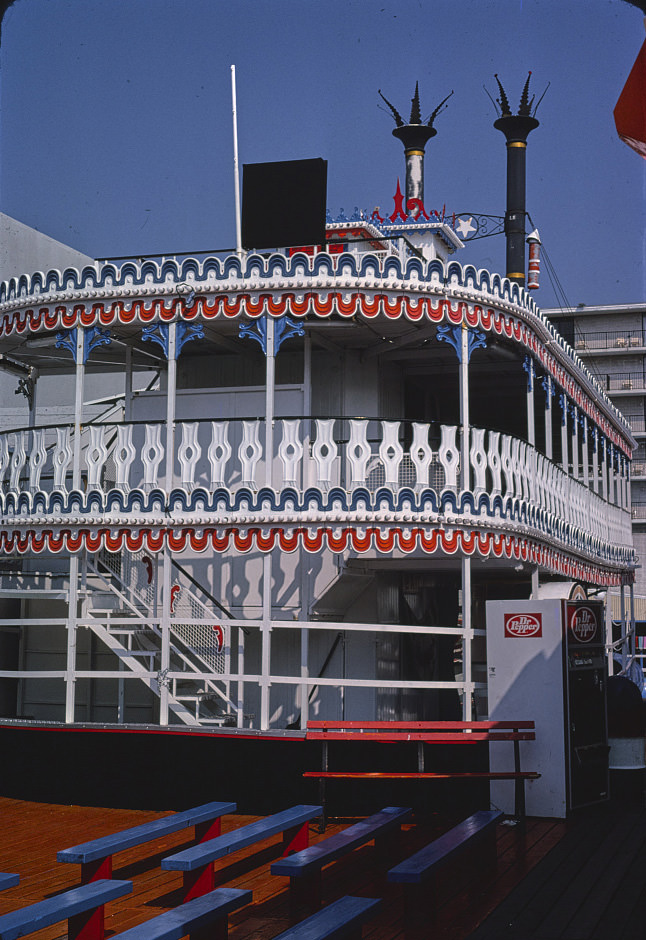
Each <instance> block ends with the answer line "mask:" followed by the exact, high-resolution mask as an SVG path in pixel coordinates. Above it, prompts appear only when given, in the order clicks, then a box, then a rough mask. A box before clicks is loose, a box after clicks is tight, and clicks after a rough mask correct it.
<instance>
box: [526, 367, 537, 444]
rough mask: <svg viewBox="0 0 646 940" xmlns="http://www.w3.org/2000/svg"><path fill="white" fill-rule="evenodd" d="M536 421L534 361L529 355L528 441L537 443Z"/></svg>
mask: <svg viewBox="0 0 646 940" xmlns="http://www.w3.org/2000/svg"><path fill="white" fill-rule="evenodd" d="M534 425H535V422H534V361H533V359H532V358H531V356H530V357H529V363H528V370H527V442H528V443H529V444H531V445H532V447H534V446H535V445H536V429H535V426H534Z"/></svg>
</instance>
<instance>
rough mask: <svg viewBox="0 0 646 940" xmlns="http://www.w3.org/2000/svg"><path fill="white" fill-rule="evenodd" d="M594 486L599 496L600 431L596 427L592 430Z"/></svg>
mask: <svg viewBox="0 0 646 940" xmlns="http://www.w3.org/2000/svg"><path fill="white" fill-rule="evenodd" d="M592 485H593V487H594V491H595V493H596V494H597V496H598V495H599V490H600V485H599V431H598V429H597V428H596V427H595V428H593V430H592Z"/></svg>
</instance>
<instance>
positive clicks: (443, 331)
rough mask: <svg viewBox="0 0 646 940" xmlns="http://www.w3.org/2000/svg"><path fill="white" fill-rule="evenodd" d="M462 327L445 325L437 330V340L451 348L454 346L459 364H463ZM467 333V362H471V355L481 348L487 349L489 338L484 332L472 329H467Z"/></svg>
mask: <svg viewBox="0 0 646 940" xmlns="http://www.w3.org/2000/svg"><path fill="white" fill-rule="evenodd" d="M463 329H464V327H462V326H447V325H446V324H443V325H442V326H438V328H437V338H438V340H442V341H444V342H445V343H448V344H449V346H453V349H454V350H455V354H456V356H457V357H458V362H462V330H463ZM466 331H467V335H468V338H467V362H470V361H471V353H472V352H473V350H474V349H478V348H479V347H485V346H486V345H487V337H486V336H485V334H484V333H483V332H482V330H474V329H473V328H472V327H470V326H468V327H466Z"/></svg>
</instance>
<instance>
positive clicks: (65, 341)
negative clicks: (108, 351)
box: [56, 326, 112, 365]
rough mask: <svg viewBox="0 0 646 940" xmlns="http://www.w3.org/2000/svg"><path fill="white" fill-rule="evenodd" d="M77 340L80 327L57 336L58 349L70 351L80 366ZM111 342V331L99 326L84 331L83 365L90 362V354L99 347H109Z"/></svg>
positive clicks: (63, 331) (64, 331)
mask: <svg viewBox="0 0 646 940" xmlns="http://www.w3.org/2000/svg"><path fill="white" fill-rule="evenodd" d="M77 340H78V327H76V326H75V327H74V329H73V330H62V331H61V332H60V333H57V334H56V349H69V351H70V352H71V353H72V356H73V358H74V362H76V364H77V365H78V361H77V358H76V350H77ZM111 342H112V340H111V339H110V330H102V329H101V328H100V327H98V326H92V327H90V328H89V329H85V330H84V331H83V365H85V363H86V362H87V361H88V359H89V357H90V353H91V352H92V351H93V350H94V349H96V347H97V346H109V345H110V343H111Z"/></svg>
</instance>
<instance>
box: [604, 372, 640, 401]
mask: <svg viewBox="0 0 646 940" xmlns="http://www.w3.org/2000/svg"><path fill="white" fill-rule="evenodd" d="M602 381H603V385H604V388H605V389H606V391H607V392H608V393H609V394H610V395H612V396H613V397H615V396H617V395H631V394H638V395H644V394H645V393H646V376H644V373H643V371H640V372H615V373H614V374H609V375H606V376H605V377H604V376H602Z"/></svg>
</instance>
